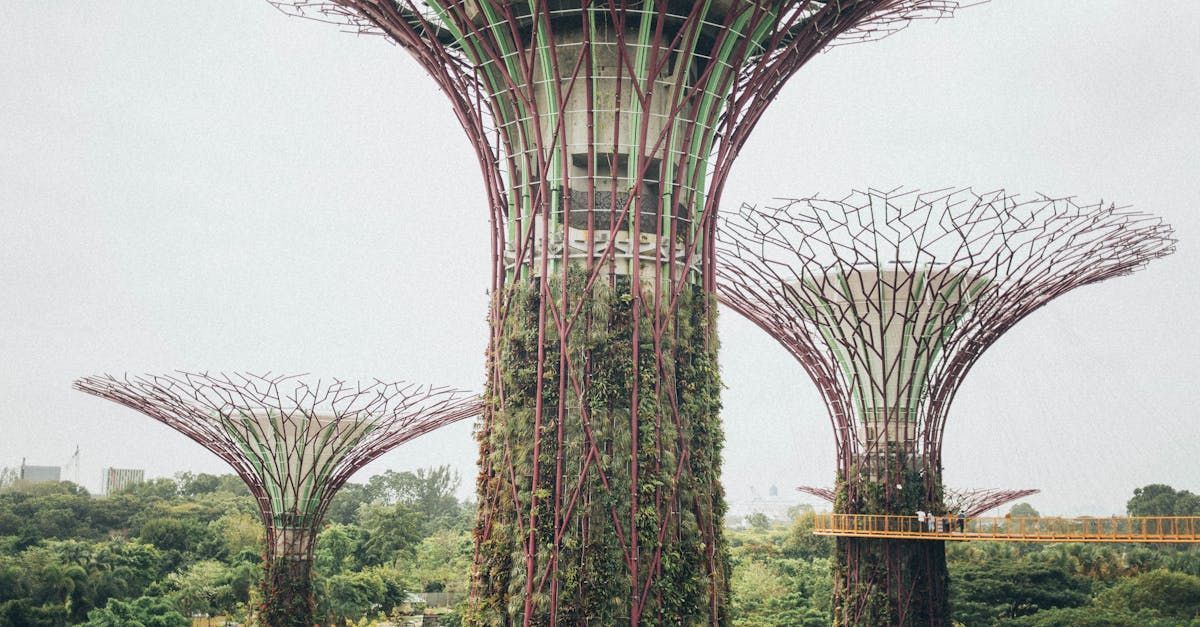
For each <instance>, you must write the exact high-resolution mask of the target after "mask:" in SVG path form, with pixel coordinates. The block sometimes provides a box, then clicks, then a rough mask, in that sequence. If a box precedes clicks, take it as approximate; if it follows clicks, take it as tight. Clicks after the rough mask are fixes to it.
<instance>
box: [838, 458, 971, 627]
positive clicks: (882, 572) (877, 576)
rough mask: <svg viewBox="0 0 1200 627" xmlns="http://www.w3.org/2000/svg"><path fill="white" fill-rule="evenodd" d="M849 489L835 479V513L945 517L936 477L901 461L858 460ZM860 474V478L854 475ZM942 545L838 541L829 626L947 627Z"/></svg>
mask: <svg viewBox="0 0 1200 627" xmlns="http://www.w3.org/2000/svg"><path fill="white" fill-rule="evenodd" d="M859 461H860V465H858V466H856V467H852V475H856V476H857V480H856V481H854V482H853V483H852V484H851V483H850V482H847V481H846V480H845V479H844V478H843V477H839V478H838V489H837V494H836V496H835V499H834V512H836V513H839V514H889V515H894V516H906V517H912V521H913V524H914V525H916V524H917V520H916V513H917V512H918V511H924V512H930V513H932V514H936V515H938V516H939V517H944V516H945V514H946V508H945V505H943V503H942V500H943V495H942V484H941V477H940V473H937V472H934V471H932V470H931V467H930V466H925V468H924V470H914V469H913V466H912V465H910V463H908V462H906V458H905V457H904V456H903V455H879V456H873V457H872V458H869V459H868V458H860V460H859ZM864 468H866V469H869V470H867V471H866V472H865V474H858V473H859V472H861V471H862V470H863V469H864ZM948 583H949V573H948V571H947V568H946V544H945V542H942V541H940V540H897V539H886V538H885V539H872V538H849V537H839V538H838V539H837V544H836V546H835V549H834V562H833V596H834V603H833V606H834V616H833V622H834V624H835V625H838V626H854V627H877V626H883V625H889V626H898V627H899V626H903V627H909V626H912V627H916V626H933V627H942V626H946V625H950V605H949V596H948V592H947V585H948Z"/></svg>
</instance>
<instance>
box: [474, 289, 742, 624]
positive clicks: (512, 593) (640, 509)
mask: <svg viewBox="0 0 1200 627" xmlns="http://www.w3.org/2000/svg"><path fill="white" fill-rule="evenodd" d="M567 282H568V287H567V290H566V294H564V293H563V289H562V283H561V281H558V282H555V281H554V280H550V281H548V282H546V291H545V292H543V293H539V291H540V288H539V285H541V282H540V281H539V280H536V279H534V280H532V281H527V282H521V283H516V284H514V285H513V286H511V287H509V288H507V292H506V294H504V296H505V297H506V298H504V299H502V301H503V302H505V303H506V307H507V311H506V314H505V317H504V318H503V325H502V327H501V328H500V329H498V333H499V341H498V343H497V344H496V351H495V354H493V355H492V356H491V358H492V359H493V360H495V361H496V366H497V368H496V371H497V372H498V375H497V376H496V377H495V379H494V380H493V381H492V384H491V385H492V389H491V390H490V397H491V398H490V400H491V407H490V413H489V414H488V416H487V419H486V420H485V425H484V428H483V429H482V430H481V431H480V433H479V437H480V440H481V450H482V451H483V457H482V459H481V462H482V471H481V475H480V485H479V490H480V494H481V495H482V499H481V503H480V507H481V511H480V524H479V527H478V530H477V533H478V534H479V538H478V547H479V548H478V551H479V553H480V555H478V556H477V560H476V563H477V573H476V575H477V577H476V586H477V588H478V589H477V591H476V599H477V601H476V607H475V612H474V614H473V615H472V621H473V622H474V623H475V624H481V625H509V624H523V623H524V624H535V625H596V626H608V625H619V624H642V623H644V624H655V625H705V624H709V625H717V624H723V623H725V622H726V618H725V616H724V615H723V613H722V612H723V609H722V608H723V607H724V604H725V600H726V597H727V595H728V564H727V561H726V558H725V550H724V542H723V539H722V533H721V524H722V518H723V515H724V512H725V505H724V499H723V494H722V489H721V486H720V483H719V481H718V480H719V462H720V451H721V445H722V435H721V428H720V424H719V420H718V409H719V401H718V394H719V387H720V383H719V380H718V373H717V366H716V346H715V340H714V320H713V316H714V309H715V308H714V303H713V302H712V301H711V299H710V298H708V297H706V296H704V295H703V294H702V293H701V290H700V288H699V287H696V286H691V285H686V286H683V288H682V289H683V294H682V295H681V296H680V298H679V301H678V306H677V308H676V309H675V311H674V312H672V313H662V314H661V315H654V313H653V305H652V304H650V303H649V302H643V301H644V300H646V301H649V300H653V297H652V295H651V294H652V292H648V291H646V290H643V291H642V294H643V296H644V298H639V297H638V296H637V295H636V294H635V293H634V292H635V291H634V290H631V289H630V286H631V281H630V279H629V277H625V276H610V277H608V278H607V279H603V280H601V281H597V282H596V283H594V284H593V285H592V287H590V288H588V287H586V286H585V279H584V276H583V273H581V272H572V273H571V274H570V275H569V278H568V280H567ZM547 298H549V299H551V300H553V301H555V302H558V303H559V304H560V305H561V304H562V303H564V302H565V303H566V304H567V306H566V309H568V310H571V309H575V308H578V310H579V312H580V313H579V316H578V317H577V318H576V319H575V321H574V323H573V324H572V325H571V326H570V328H569V332H568V333H567V334H565V336H564V335H561V334H559V333H558V332H557V331H556V330H555V329H557V328H558V327H557V326H556V325H553V324H540V322H542V320H540V316H546V315H548V314H547V307H546V306H545V305H547V303H546V302H544V301H545V300H546V299H547ZM539 357H540V362H539ZM531 521H532V522H531ZM530 577H532V579H531V578H530Z"/></svg>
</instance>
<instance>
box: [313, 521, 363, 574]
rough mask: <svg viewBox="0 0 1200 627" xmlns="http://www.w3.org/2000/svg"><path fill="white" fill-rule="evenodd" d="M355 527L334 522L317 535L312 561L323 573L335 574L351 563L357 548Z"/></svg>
mask: <svg viewBox="0 0 1200 627" xmlns="http://www.w3.org/2000/svg"><path fill="white" fill-rule="evenodd" d="M357 536H358V534H357V529H355V528H351V527H348V526H347V525H339V524H337V523H334V524H332V525H327V526H326V527H325V528H324V529H322V530H321V533H320V534H318V535H317V546H316V549H315V551H314V555H313V562H314V564H315V566H316V568H317V571H318V572H320V573H321V574H323V575H327V576H329V575H337V574H340V573H341V572H342V571H344V570H346V568H347V567H348V566H350V565H352V563H353V558H354V553H355V550H356V549H357V548H358V538H357Z"/></svg>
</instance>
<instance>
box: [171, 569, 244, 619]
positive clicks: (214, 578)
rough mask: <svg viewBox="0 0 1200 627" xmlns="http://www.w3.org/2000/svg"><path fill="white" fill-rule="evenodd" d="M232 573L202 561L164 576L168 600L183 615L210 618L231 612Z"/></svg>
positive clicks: (232, 602) (232, 603) (232, 598)
mask: <svg viewBox="0 0 1200 627" xmlns="http://www.w3.org/2000/svg"><path fill="white" fill-rule="evenodd" d="M231 579H233V573H232V572H231V570H230V568H229V567H228V566H226V565H225V564H222V563H221V562H217V561H213V560H205V561H202V562H196V563H195V564H192V565H191V566H189V567H188V568H187V569H186V570H184V571H182V572H176V573H171V575H170V576H168V577H167V587H168V588H169V589H170V590H171V592H170V595H169V597H170V599H171V600H172V601H173V602H174V604H175V607H177V608H179V609H180V610H182V611H183V612H184V613H185V614H187V615H189V616H192V615H195V614H206V615H209V616H212V615H214V614H219V613H221V612H225V611H229V610H232V609H233V606H234V603H235V601H236V599H235V598H234V591H233V586H232V585H230V580H231Z"/></svg>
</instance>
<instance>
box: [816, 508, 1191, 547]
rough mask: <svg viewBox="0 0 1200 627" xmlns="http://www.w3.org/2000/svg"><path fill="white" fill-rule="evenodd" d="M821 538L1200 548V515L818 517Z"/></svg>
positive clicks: (836, 515) (817, 526)
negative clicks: (1145, 544)
mask: <svg viewBox="0 0 1200 627" xmlns="http://www.w3.org/2000/svg"><path fill="white" fill-rule="evenodd" d="M813 533H814V534H816V535H820V536H849V537H863V538H904V539H913V540H999V541H1007V542H1163V543H1200V516H1132V517H1110V518H1090V517H1083V518H1012V517H1007V516H1006V517H984V518H961V519H960V518H957V517H952V516H933V517H932V521H931V520H929V519H927V520H926V521H924V522H922V521H920V520H918V518H917V517H916V516H892V515H874V514H816V515H815V518H814V521H813Z"/></svg>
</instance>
